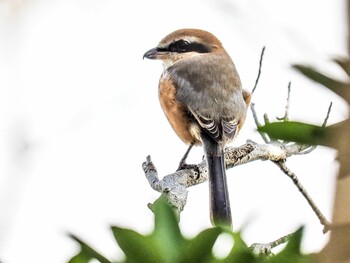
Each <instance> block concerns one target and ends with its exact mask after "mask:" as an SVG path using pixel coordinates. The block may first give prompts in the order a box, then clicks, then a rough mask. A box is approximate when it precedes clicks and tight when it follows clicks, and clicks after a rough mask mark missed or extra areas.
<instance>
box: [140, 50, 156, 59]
mask: <svg viewBox="0 0 350 263" xmlns="http://www.w3.org/2000/svg"><path fill="white" fill-rule="evenodd" d="M158 55H159V50H158V48H152V49H150V50H148V51H147V52H146V53H145V54H144V55H143V59H144V58H148V59H157V58H158Z"/></svg>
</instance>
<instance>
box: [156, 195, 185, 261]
mask: <svg viewBox="0 0 350 263" xmlns="http://www.w3.org/2000/svg"><path fill="white" fill-rule="evenodd" d="M152 210H153V212H154V215H155V226H154V231H153V233H152V238H153V239H154V242H155V243H156V244H157V246H158V248H159V253H162V256H163V258H176V257H177V256H178V255H177V254H178V253H179V248H180V247H181V245H182V243H183V242H184V240H185V239H184V238H183V236H182V234H181V231H180V228H179V224H178V220H177V217H176V214H175V212H174V210H173V209H172V208H171V206H170V205H169V203H168V201H167V200H166V199H165V198H163V197H161V198H159V199H158V200H157V201H156V202H155V203H154V204H153V205H152Z"/></svg>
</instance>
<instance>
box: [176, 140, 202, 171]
mask: <svg viewBox="0 0 350 263" xmlns="http://www.w3.org/2000/svg"><path fill="white" fill-rule="evenodd" d="M193 145H194V143H191V144H190V146H189V147H188V149H187V151H186V152H185V154H184V156H183V157H182V158H181V160H180V163H179V167H178V168H177V170H176V171H180V170H184V169H191V168H196V167H197V165H195V164H187V163H186V159H187V156H188V154H189V153H190V151H191V149H192V147H193Z"/></svg>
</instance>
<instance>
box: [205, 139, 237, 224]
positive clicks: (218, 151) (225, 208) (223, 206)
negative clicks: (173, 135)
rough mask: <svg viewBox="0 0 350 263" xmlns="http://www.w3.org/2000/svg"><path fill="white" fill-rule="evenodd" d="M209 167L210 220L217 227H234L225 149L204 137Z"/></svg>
mask: <svg viewBox="0 0 350 263" xmlns="http://www.w3.org/2000/svg"><path fill="white" fill-rule="evenodd" d="M202 142H203V146H204V152H205V156H206V159H207V165H208V179H209V180H208V181H209V195H210V218H211V222H212V224H213V225H215V226H226V227H227V226H228V227H232V216H231V208H230V199H229V195H228V189H227V181H226V168H225V157H224V149H223V147H221V146H220V145H219V144H218V143H217V142H216V141H214V140H213V139H212V138H210V137H209V136H206V135H204V136H202Z"/></svg>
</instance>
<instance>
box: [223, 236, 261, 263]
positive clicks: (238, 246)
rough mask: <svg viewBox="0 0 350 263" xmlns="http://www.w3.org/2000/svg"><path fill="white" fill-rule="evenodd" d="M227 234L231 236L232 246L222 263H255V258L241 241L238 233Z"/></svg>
mask: <svg viewBox="0 0 350 263" xmlns="http://www.w3.org/2000/svg"><path fill="white" fill-rule="evenodd" d="M229 234H230V235H232V237H233V239H234V245H233V247H232V249H231V251H230V253H229V255H228V256H227V257H226V258H225V259H224V260H223V261H222V262H225V263H240V262H249V263H254V262H256V258H255V256H254V254H253V252H252V251H251V249H250V248H249V247H248V246H247V244H246V243H245V242H244V241H243V239H242V237H241V235H240V233H234V232H231V233H229Z"/></svg>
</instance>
